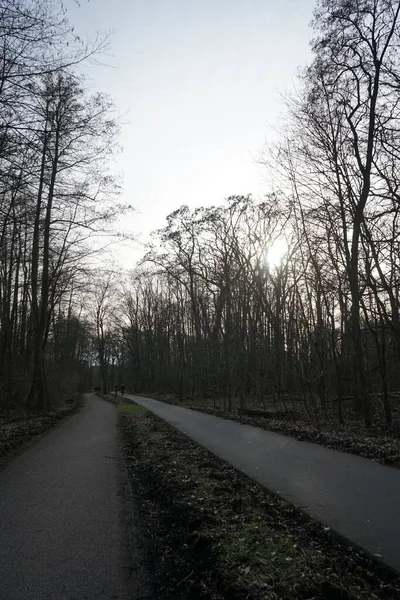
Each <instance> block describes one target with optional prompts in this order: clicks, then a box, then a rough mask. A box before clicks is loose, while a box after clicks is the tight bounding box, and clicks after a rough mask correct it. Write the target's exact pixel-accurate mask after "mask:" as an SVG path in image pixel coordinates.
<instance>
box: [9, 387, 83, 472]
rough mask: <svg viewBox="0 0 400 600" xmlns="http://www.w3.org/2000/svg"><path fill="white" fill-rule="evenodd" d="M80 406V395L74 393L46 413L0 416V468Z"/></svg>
mask: <svg viewBox="0 0 400 600" xmlns="http://www.w3.org/2000/svg"><path fill="white" fill-rule="evenodd" d="M81 407H82V400H81V397H80V395H76V396H74V397H73V398H71V399H70V400H69V401H68V402H66V403H65V404H63V405H61V406H58V407H56V408H54V410H52V411H51V412H50V413H49V414H47V415H40V416H36V417H28V416H22V415H17V414H16V415H14V416H11V417H10V418H9V419H8V420H6V419H5V418H4V417H1V416H0V469H2V468H4V467H5V466H6V465H7V464H8V462H9V461H10V460H11V459H12V458H13V457H14V456H16V454H19V453H20V452H22V451H24V450H25V449H26V448H27V447H28V446H29V444H30V443H31V442H32V441H34V440H36V439H37V438H38V437H39V436H40V435H42V434H43V433H45V432H47V431H49V430H50V429H53V428H54V427H56V426H57V425H59V424H60V423H61V422H62V421H63V420H64V419H65V418H66V417H69V416H70V415H73V414H74V413H76V412H77V411H78V410H80V409H81Z"/></svg>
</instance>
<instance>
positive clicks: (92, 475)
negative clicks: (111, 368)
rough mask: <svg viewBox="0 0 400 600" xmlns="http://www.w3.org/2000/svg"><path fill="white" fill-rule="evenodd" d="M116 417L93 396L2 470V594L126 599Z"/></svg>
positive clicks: (29, 599) (25, 598)
mask: <svg viewBox="0 0 400 600" xmlns="http://www.w3.org/2000/svg"><path fill="white" fill-rule="evenodd" d="M116 418H117V411H116V410H115V407H114V406H112V405H111V404H109V403H107V402H104V401H103V400H100V399H99V398H97V397H94V396H92V395H87V396H85V406H84V408H83V409H82V410H81V412H80V413H78V414H76V415H74V416H72V417H70V418H69V419H67V420H66V421H65V422H64V423H63V424H62V425H60V426H59V427H57V428H56V429H55V430H53V431H52V432H51V433H50V434H48V435H46V436H44V437H43V438H42V439H41V440H40V441H39V442H38V443H37V444H35V445H34V446H33V447H31V448H30V449H29V451H28V452H26V453H24V454H22V455H21V456H19V457H17V458H16V459H15V460H14V461H13V462H12V463H11V464H10V465H9V466H8V468H7V469H6V470H5V471H3V472H1V473H0V599H1V600H39V599H40V600H55V599H57V598H59V599H62V600H84V599H86V600H106V599H107V600H110V599H112V598H114V599H122V598H126V596H125V595H124V591H123V589H124V584H123V577H122V570H123V569H122V563H123V548H122V539H123V536H122V531H121V518H120V517H121V510H120V508H121V507H120V497H119V493H120V490H121V487H120V479H119V477H120V473H119V465H118V461H117V444H116ZM137 597H138V596H137Z"/></svg>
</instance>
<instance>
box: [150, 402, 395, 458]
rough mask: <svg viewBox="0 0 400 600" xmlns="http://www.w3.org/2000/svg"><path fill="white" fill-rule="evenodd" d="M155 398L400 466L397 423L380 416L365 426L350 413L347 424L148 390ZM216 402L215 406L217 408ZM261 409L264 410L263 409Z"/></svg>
mask: <svg viewBox="0 0 400 600" xmlns="http://www.w3.org/2000/svg"><path fill="white" fill-rule="evenodd" d="M148 395H149V396H150V397H152V398H155V399H156V400H162V401H163V402H168V403H170V404H177V405H179V406H185V407H187V408H192V409H194V410H199V411H202V412H206V413H208V414H212V415H216V416H219V417H223V418H225V419H232V420H233V421H238V422H239V423H244V424H246V425H252V426H254V427H260V428H261V429H265V430H267V431H275V432H276V433H282V434H283V435H288V436H291V437H294V438H296V439H298V440H301V441H307V442H313V443H316V444H320V445H321V446H325V447H326V448H333V449H335V450H340V451H342V452H350V453H351V454H357V455H359V456H363V457H364V458H369V459H371V460H374V461H376V462H379V463H381V464H383V465H388V466H392V467H397V468H400V434H399V429H398V428H397V427H393V428H391V429H389V428H387V427H385V425H384V424H383V422H382V419H381V418H380V417H378V415H377V417H376V419H375V425H374V426H372V427H370V428H368V429H367V428H366V427H365V426H364V424H363V423H362V421H361V420H360V419H358V418H355V416H354V415H352V414H351V412H350V411H348V413H349V418H348V420H347V422H346V423H345V424H344V425H340V424H339V423H338V422H337V420H335V419H334V418H332V419H328V420H325V421H323V420H321V421H320V422H319V423H318V425H317V424H315V423H313V422H312V421H310V420H309V419H307V418H306V417H305V416H304V415H303V414H301V413H298V412H293V411H291V410H289V411H285V410H279V411H274V410H272V411H271V412H270V413H269V414H268V416H262V415H261V414H260V415H254V416H251V415H245V414H240V411H239V410H238V407H237V406H235V404H234V406H233V409H232V411H226V410H223V406H222V402H221V401H218V402H216V403H215V402H214V400H209V399H204V400H196V401H192V400H187V401H186V402H184V403H181V402H179V401H178V400H177V399H176V397H175V396H173V395H165V394H164V395H163V394H148ZM214 404H215V406H216V408H214ZM260 412H262V411H260Z"/></svg>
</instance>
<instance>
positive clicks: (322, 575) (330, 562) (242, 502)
mask: <svg viewBox="0 0 400 600" xmlns="http://www.w3.org/2000/svg"><path fill="white" fill-rule="evenodd" d="M118 408H119V413H120V414H119V431H120V435H121V443H122V448H123V455H124V459H125V464H126V467H127V470H128V473H129V477H130V480H131V486H132V490H133V494H134V496H135V505H136V506H137V510H138V511H139V519H138V522H139V524H140V528H141V530H142V537H143V539H144V540H146V542H145V543H146V546H147V550H146V554H147V562H148V570H149V573H150V574H151V576H152V580H153V591H152V594H153V595H152V597H154V598H162V599H163V600H172V599H173V600H184V599H188V598H190V599H192V600H196V599H204V600H205V599H209V600H211V599H212V600H222V599H231V600H245V599H247V600H261V599H265V600H266V599H268V600H278V599H280V600H373V599H376V598H381V599H387V600H400V577H399V576H397V575H395V574H393V573H391V572H389V571H387V570H385V569H384V568H383V567H381V566H380V565H379V564H378V563H377V562H376V561H375V560H374V559H372V558H369V557H367V556H366V555H365V554H364V553H362V552H361V551H359V550H357V549H355V548H353V547H351V546H349V545H348V544H347V543H345V542H344V541H342V540H340V539H339V538H338V537H337V536H336V535H334V534H333V533H332V532H331V531H330V530H329V529H328V528H324V527H323V526H322V525H320V524H318V523H316V522H315V521H313V520H311V519H310V518H309V517H307V516H305V515H304V514H303V513H301V512H300V511H298V510H296V509H294V508H293V507H292V506H291V505H290V504H288V503H287V502H283V501H281V500H280V499H279V498H277V497H276V496H274V495H272V494H270V493H269V492H268V491H266V490H265V489H264V488H262V487H261V486H260V485H258V484H257V483H256V482H254V481H253V480H251V479H249V478H248V477H246V476H245V475H243V474H242V473H239V472H238V471H236V470H235V469H233V468H232V467H230V466H229V465H228V464H227V463H225V462H224V461H222V460H221V459H219V458H217V457H215V456H214V455H212V454H211V453H209V452H208V451H207V450H205V449H204V448H202V447H201V446H199V445H198V444H196V443H195V442H193V441H191V440H190V439H189V438H187V437H186V436H185V435H183V434H182V433H180V432H178V431H177V430H175V429H174V428H173V427H171V426H170V425H168V424H167V423H165V422H164V421H162V420H161V419H159V418H158V417H156V416H155V415H153V414H152V413H150V412H148V411H146V410H145V409H143V408H142V407H138V406H137V405H134V404H124V403H120V405H119V407H118Z"/></svg>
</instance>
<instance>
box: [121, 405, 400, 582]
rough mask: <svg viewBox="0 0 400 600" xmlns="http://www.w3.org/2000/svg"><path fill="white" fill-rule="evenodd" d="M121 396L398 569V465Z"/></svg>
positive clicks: (193, 412)
mask: <svg viewBox="0 0 400 600" xmlns="http://www.w3.org/2000/svg"><path fill="white" fill-rule="evenodd" d="M125 397H126V398H128V399H131V400H134V401H135V402H136V403H137V404H140V405H141V406H144V407H146V408H148V409H149V410H151V411H152V412H153V413H155V414H156V415H158V416H159V417H162V418H163V419H165V420H166V421H167V422H168V423H170V424H171V425H173V426H174V427H176V428H177V429H179V430H180V431H182V432H183V433H185V434H187V435H188V436H189V437H191V438H192V439H193V440H195V441H196V442H199V443H200V444H201V445H202V446H204V447H205V448H207V449H208V450H210V451H211V452H213V453H214V454H216V455H217V456H219V457H220V458H222V459H224V460H226V461H227V462H229V463H230V464H231V465H233V466H234V467H236V468H237V469H239V470H241V471H243V472H244V473H246V474H247V475H249V476H250V477H252V478H253V479H255V480H256V481H258V482H259V483H261V484H262V485H263V486H265V487H266V488H268V489H269V490H271V491H273V492H276V493H277V494H279V495H280V496H281V497H282V498H284V499H286V500H288V501H290V502H291V503H293V504H294V505H296V506H297V507H299V508H301V509H302V510H304V511H305V512H307V513H308V514H309V515H311V516H312V517H315V518H317V519H318V520H319V521H321V522H322V523H324V524H325V525H326V526H327V527H330V528H331V529H332V530H334V531H336V532H337V533H339V534H340V535H342V536H344V537H345V538H347V539H348V540H350V541H351V542H353V543H355V544H357V545H358V546H360V547H361V548H363V549H364V550H366V551H367V552H368V553H370V554H373V555H375V556H377V558H379V559H381V560H382V561H383V562H384V563H386V565H388V566H390V567H391V568H393V569H395V570H396V571H398V572H400V469H395V468H391V467H385V466H382V465H379V464H377V463H374V462H372V461H369V460H367V459H364V458H361V457H358V456H354V455H352V454H347V453H345V452H338V451H336V450H330V449H328V448H324V447H322V446H319V445H317V444H311V443H308V442H300V441H298V440H295V439H293V438H290V437H286V436H283V435H279V434H277V433H273V432H269V431H264V430H262V429H259V428H257V427H251V426H250V425H242V424H240V423H237V422H235V421H230V420H227V419H221V418H219V417H214V416H212V415H208V414H205V413H202V412H198V411H195V410H191V409H187V408H183V407H179V406H172V405H169V404H165V403H163V402H159V401H157V400H153V399H149V398H144V397H142V396H132V395H125Z"/></svg>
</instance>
